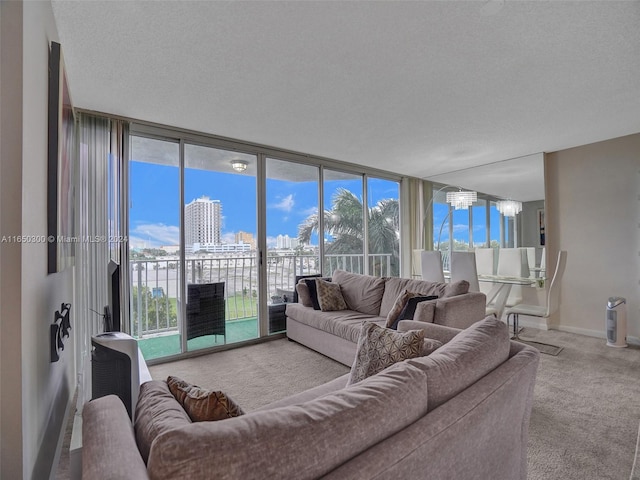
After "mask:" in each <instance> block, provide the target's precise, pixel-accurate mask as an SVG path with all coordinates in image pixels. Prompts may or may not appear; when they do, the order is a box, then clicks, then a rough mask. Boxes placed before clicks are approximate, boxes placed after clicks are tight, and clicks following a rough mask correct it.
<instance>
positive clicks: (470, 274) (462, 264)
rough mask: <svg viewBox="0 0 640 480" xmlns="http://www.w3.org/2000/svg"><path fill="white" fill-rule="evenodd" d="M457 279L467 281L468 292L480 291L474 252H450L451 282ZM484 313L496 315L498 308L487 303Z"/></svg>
mask: <svg viewBox="0 0 640 480" xmlns="http://www.w3.org/2000/svg"><path fill="white" fill-rule="evenodd" d="M492 261H493V260H492ZM459 280H466V281H467V282H469V291H470V292H480V291H481V290H480V282H479V281H478V270H477V263H476V253H475V252H451V282H457V281H459ZM483 293H484V292H483ZM485 313H486V314H487V315H495V316H497V314H498V310H497V309H496V308H495V307H494V306H493V305H489V304H488V305H487V306H486V308H485Z"/></svg>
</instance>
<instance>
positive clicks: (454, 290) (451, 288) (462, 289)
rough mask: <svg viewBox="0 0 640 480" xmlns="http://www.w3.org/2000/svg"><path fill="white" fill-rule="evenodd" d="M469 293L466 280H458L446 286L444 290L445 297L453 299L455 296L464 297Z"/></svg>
mask: <svg viewBox="0 0 640 480" xmlns="http://www.w3.org/2000/svg"><path fill="white" fill-rule="evenodd" d="M468 292H469V282H467V281H466V280H458V281H457V282H453V283H450V284H448V285H447V287H446V288H445V293H444V296H445V297H455V296H457V295H464V294H465V293H468Z"/></svg>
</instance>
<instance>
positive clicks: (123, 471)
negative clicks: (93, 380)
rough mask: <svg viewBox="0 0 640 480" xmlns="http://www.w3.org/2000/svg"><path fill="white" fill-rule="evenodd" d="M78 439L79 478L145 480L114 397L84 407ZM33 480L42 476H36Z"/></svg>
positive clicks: (130, 433)
mask: <svg viewBox="0 0 640 480" xmlns="http://www.w3.org/2000/svg"><path fill="white" fill-rule="evenodd" d="M187 421H188V420H187ZM8 436H9V435H7V437H8ZM3 437H4V431H3ZM82 439H83V442H82V478H91V479H93V478H114V479H115V478H127V479H128V478H138V479H145V478H148V477H147V469H146V467H145V464H144V462H143V461H142V457H141V456H140V453H139V452H138V448H137V446H136V440H135V438H134V435H133V426H132V425H131V420H130V419H129V414H128V413H127V409H126V408H125V406H124V403H122V400H120V398H119V397H117V396H116V395H106V396H104V397H99V398H96V399H94V400H91V401H90V402H87V403H85V405H84V407H83V410H82ZM105 472H107V473H105ZM20 477H21V476H20ZM20 477H18V476H17V475H16V476H14V477H13V478H20ZM3 478H5V477H4V476H3ZM33 478H42V476H40V477H38V475H37V474H36V475H34V476H33Z"/></svg>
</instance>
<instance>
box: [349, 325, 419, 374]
mask: <svg viewBox="0 0 640 480" xmlns="http://www.w3.org/2000/svg"><path fill="white" fill-rule="evenodd" d="M423 344H424V332H423V331H422V330H411V331H409V332H405V333H399V332H396V331H394V330H391V329H389V328H385V327H380V326H378V325H376V324H375V323H370V322H364V323H363V324H362V328H361V329H360V338H358V347H357V351H356V358H355V360H354V362H353V366H352V367H351V375H349V382H348V383H347V385H353V384H354V383H358V382H359V381H361V380H364V379H365V378H367V377H370V376H371V375H375V374H376V373H378V372H381V371H382V370H384V369H385V368H387V367H389V366H391V365H393V364H394V363H398V362H401V361H402V360H406V359H408V358H414V357H418V356H420V355H422V349H423V347H424V345H423Z"/></svg>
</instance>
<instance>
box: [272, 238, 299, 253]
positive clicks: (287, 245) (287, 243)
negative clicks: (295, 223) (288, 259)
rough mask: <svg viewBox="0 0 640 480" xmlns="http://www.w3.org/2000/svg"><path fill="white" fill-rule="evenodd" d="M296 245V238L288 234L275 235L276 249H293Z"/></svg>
mask: <svg viewBox="0 0 640 480" xmlns="http://www.w3.org/2000/svg"><path fill="white" fill-rule="evenodd" d="M297 246H298V239H297V238H295V237H294V238H291V237H290V236H289V235H278V236H277V237H276V248H278V249H281V250H282V249H294V248H296V247H297Z"/></svg>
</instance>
